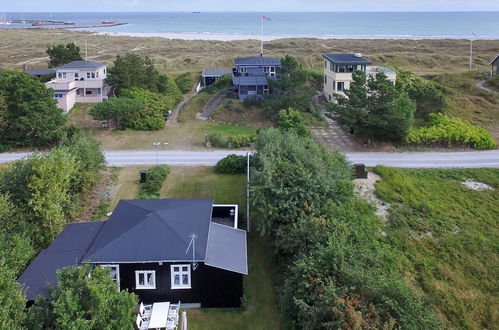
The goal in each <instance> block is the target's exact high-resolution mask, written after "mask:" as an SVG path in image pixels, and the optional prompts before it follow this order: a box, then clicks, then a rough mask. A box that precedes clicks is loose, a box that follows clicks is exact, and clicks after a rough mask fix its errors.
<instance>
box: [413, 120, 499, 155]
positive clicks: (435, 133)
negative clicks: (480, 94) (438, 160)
mask: <svg viewBox="0 0 499 330" xmlns="http://www.w3.org/2000/svg"><path fill="white" fill-rule="evenodd" d="M406 142H407V143H409V144H419V145H435V144H437V145H445V146H447V147H456V146H462V147H470V148H473V149H493V148H495V147H496V143H495V141H494V138H493V137H492V136H491V135H490V133H489V132H488V131H487V130H485V129H484V128H481V127H478V126H475V125H473V124H471V123H470V122H468V121H465V120H461V119H459V118H457V117H452V118H450V117H447V116H446V115H443V114H432V115H430V123H429V126H428V127H422V128H419V129H417V130H413V131H411V132H410V133H409V135H408V136H407V139H406Z"/></svg>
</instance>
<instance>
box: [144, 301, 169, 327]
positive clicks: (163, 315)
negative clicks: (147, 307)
mask: <svg viewBox="0 0 499 330" xmlns="http://www.w3.org/2000/svg"><path fill="white" fill-rule="evenodd" d="M169 309H170V303H169V302H159V303H154V304H152V311H151V317H150V319H149V326H148V328H149V329H162V328H166V323H167V321H168V310H169Z"/></svg>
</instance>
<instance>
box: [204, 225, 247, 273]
mask: <svg viewBox="0 0 499 330" xmlns="http://www.w3.org/2000/svg"><path fill="white" fill-rule="evenodd" d="M227 247H230V248H227ZM205 263H206V264H207V265H208V266H213V267H216V268H221V269H225V270H229V271H232V272H236V273H239V274H243V275H248V260H247V251H246V232H245V231H244V230H240V229H236V228H232V227H229V226H225V225H221V224H218V223H214V222H212V223H211V226H210V234H209V236H208V247H207V251H206V262H205Z"/></svg>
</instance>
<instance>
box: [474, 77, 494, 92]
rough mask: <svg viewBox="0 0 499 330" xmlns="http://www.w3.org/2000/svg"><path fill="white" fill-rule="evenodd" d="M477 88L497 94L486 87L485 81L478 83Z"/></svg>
mask: <svg viewBox="0 0 499 330" xmlns="http://www.w3.org/2000/svg"><path fill="white" fill-rule="evenodd" d="M476 87H478V88H480V89H483V90H484V91H487V92H491V93H497V92H496V91H495V90H493V89H490V88H488V87H485V80H480V81H479V82H477V83H476Z"/></svg>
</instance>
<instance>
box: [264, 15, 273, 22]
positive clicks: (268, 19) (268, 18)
mask: <svg viewBox="0 0 499 330" xmlns="http://www.w3.org/2000/svg"><path fill="white" fill-rule="evenodd" d="M262 18H263V19H266V20H267V21H271V20H272V19H271V18H270V17H267V16H262Z"/></svg>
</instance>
